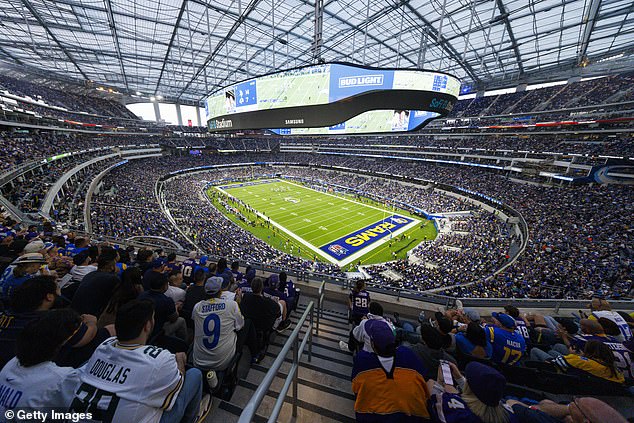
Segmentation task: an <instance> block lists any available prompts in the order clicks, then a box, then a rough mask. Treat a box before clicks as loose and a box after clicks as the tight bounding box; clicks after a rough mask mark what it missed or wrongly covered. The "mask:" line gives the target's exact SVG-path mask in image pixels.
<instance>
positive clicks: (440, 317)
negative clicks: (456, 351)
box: [430, 311, 453, 335]
mask: <svg viewBox="0 0 634 423" xmlns="http://www.w3.org/2000/svg"><path fill="white" fill-rule="evenodd" d="M430 320H431V323H432V326H434V327H435V328H436V329H438V331H439V332H440V333H442V334H443V335H447V334H448V333H450V332H451V331H452V330H453V323H452V321H451V320H449V319H448V318H447V317H445V315H444V314H442V313H441V312H439V311H437V312H436V313H435V314H434V317H433V318H432V319H430Z"/></svg>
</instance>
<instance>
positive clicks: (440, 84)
mask: <svg viewBox="0 0 634 423" xmlns="http://www.w3.org/2000/svg"><path fill="white" fill-rule="evenodd" d="M459 92H460V81H459V80H458V79H457V78H455V77H454V76H452V75H449V74H446V73H442V72H433V71H424V70H417V69H380V68H371V67H363V66H357V65H350V64H345V63H327V64H320V65H314V66H306V67H302V68H297V69H291V70H287V71H283V72H277V73H273V74H268V75H263V76H261V77H258V78H253V79H249V80H245V81H242V82H239V83H237V84H234V85H230V86H228V87H225V88H223V89H221V90H219V91H217V92H215V93H214V94H212V95H211V96H210V97H208V98H207V100H206V102H205V110H206V111H207V122H208V126H209V129H210V130H214V131H223V130H242V129H271V130H274V132H276V130H279V129H281V128H286V129H288V128H326V130H330V131H337V132H338V133H339V132H340V133H347V132H393V131H411V130H415V129H419V128H421V127H422V126H424V125H425V124H427V123H428V122H429V121H430V120H431V119H434V118H437V117H441V116H445V115H447V114H448V113H449V111H451V110H452V108H453V105H454V104H455V102H456V101H457V100H458V93H459ZM370 112H373V113H374V112H376V113H379V112H380V114H381V115H380V116H379V115H376V114H374V115H372V116H371V119H364V120H366V121H369V122H368V123H367V124H363V123H362V124H360V125H359V124H357V123H356V122H351V120H352V119H353V118H355V117H358V116H361V115H363V114H366V113H370ZM421 112H422V113H421ZM366 117H367V115H366ZM360 126H361V127H360ZM277 133H282V134H287V133H289V132H288V131H277ZM291 133H292V131H291Z"/></svg>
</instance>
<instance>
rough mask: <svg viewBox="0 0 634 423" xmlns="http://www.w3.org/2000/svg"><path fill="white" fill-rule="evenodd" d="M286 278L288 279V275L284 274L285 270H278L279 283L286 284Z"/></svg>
mask: <svg viewBox="0 0 634 423" xmlns="http://www.w3.org/2000/svg"><path fill="white" fill-rule="evenodd" d="M287 280H288V275H287V274H286V272H280V285H281V284H284V285H286V281H287Z"/></svg>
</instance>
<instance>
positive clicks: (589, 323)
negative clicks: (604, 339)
mask: <svg viewBox="0 0 634 423" xmlns="http://www.w3.org/2000/svg"><path fill="white" fill-rule="evenodd" d="M579 327H580V328H581V332H582V333H584V334H586V335H605V331H604V330H603V326H601V323H599V322H597V321H596V320H590V319H581V320H580V321H579Z"/></svg>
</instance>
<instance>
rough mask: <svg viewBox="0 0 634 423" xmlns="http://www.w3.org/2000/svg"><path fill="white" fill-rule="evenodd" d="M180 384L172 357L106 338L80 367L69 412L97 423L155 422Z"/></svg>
mask: <svg viewBox="0 0 634 423" xmlns="http://www.w3.org/2000/svg"><path fill="white" fill-rule="evenodd" d="M183 383H184V375H183V374H182V373H181V372H180V371H179V369H178V366H177V364H176V359H175V357H174V354H172V353H170V352H169V351H167V350H164V349H162V348H158V347H154V346H151V345H138V344H137V345H122V344H120V343H119V342H118V341H117V338H116V337H112V338H108V339H107V340H106V341H104V342H103V343H102V344H101V345H100V346H99V347H98V348H97V349H96V350H95V352H94V353H93V355H92V356H91V357H90V360H88V362H87V363H86V365H85V367H84V371H83V372H82V375H81V384H80V385H79V387H78V388H77V390H76V391H75V398H74V400H73V402H72V404H71V407H70V410H69V411H71V412H77V413H82V412H83V413H91V414H92V421H99V422H134V423H156V422H159V421H160V420H161V416H162V415H163V411H165V410H171V409H172V407H173V406H174V403H175V402H176V398H177V397H178V394H179V392H180V390H181V389H182V387H183Z"/></svg>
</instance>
